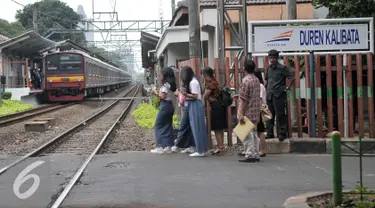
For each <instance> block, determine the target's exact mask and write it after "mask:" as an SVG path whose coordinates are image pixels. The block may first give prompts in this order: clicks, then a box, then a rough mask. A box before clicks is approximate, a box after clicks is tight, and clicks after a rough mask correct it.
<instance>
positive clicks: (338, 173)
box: [332, 131, 375, 206]
mask: <svg viewBox="0 0 375 208" xmlns="http://www.w3.org/2000/svg"><path fill="white" fill-rule="evenodd" d="M349 142H350V143H358V144H359V150H358V151H357V150H355V149H354V148H352V147H350V146H349V145H347V143H349ZM365 143H370V144H371V145H369V146H368V147H366V148H364V144H365ZM342 146H344V147H346V148H348V149H350V150H351V151H353V152H354V153H355V154H342V153H341V147H342ZM373 147H375V140H369V139H362V137H359V140H352V141H342V140H341V136H340V133H339V132H337V131H335V132H333V133H332V176H333V202H334V205H335V206H338V205H341V204H342V202H343V194H347V193H343V191H342V161H341V159H342V157H343V156H346V157H348V156H349V157H358V158H359V183H360V188H359V191H358V193H356V192H352V193H350V194H359V195H360V199H361V201H363V196H364V195H366V194H374V193H371V192H366V191H365V190H364V189H363V163H362V160H363V157H375V155H373V154H372V155H370V154H366V153H367V152H368V151H369V150H371V149H372V148H373Z"/></svg>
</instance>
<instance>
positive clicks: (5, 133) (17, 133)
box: [0, 87, 129, 155]
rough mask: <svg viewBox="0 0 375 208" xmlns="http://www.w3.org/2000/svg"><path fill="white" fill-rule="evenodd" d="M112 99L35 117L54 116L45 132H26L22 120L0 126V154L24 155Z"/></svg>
mask: <svg viewBox="0 0 375 208" xmlns="http://www.w3.org/2000/svg"><path fill="white" fill-rule="evenodd" d="M128 89H129V88H128V87H124V88H121V89H118V90H117V91H113V92H109V93H106V94H105V96H106V97H117V96H119V95H120V94H122V93H123V92H125V91H127V90H128ZM112 102H113V101H103V102H97V101H85V102H82V103H79V104H76V105H72V106H70V107H67V108H63V109H60V110H58V111H54V112H49V113H46V114H43V115H40V116H37V117H36V118H55V121H56V125H55V126H53V127H50V128H49V129H48V130H47V131H45V132H26V131H25V128H24V123H25V122H26V121H30V120H32V119H34V118H30V119H27V120H25V121H23V122H20V123H17V124H14V125H11V126H7V127H5V128H0V154H11V155H25V154H26V153H29V152H31V151H32V150H34V149H35V148H37V147H39V146H40V145H42V144H43V143H45V142H47V141H49V140H51V139H53V138H55V137H56V136H58V135H59V134H62V133H63V132H65V131H67V130H68V129H70V128H72V127H73V126H75V125H77V124H78V123H80V122H82V121H83V120H85V119H87V118H89V117H90V116H91V115H93V114H94V113H95V112H98V111H99V110H100V109H102V107H104V106H107V105H109V104H110V103H112Z"/></svg>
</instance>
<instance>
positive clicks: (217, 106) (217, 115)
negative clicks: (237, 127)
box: [211, 102, 228, 130]
mask: <svg viewBox="0 0 375 208" xmlns="http://www.w3.org/2000/svg"><path fill="white" fill-rule="evenodd" d="M226 114H227V109H226V108H225V107H224V106H222V105H221V103H220V102H215V103H211V130H223V129H227V128H228V122H227V115H226Z"/></svg>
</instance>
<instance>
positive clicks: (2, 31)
mask: <svg viewBox="0 0 375 208" xmlns="http://www.w3.org/2000/svg"><path fill="white" fill-rule="evenodd" d="M25 31H26V30H25V28H24V27H23V26H22V25H21V23H20V22H8V21H6V20H3V19H0V35H4V36H6V37H8V38H13V37H16V36H18V35H21V34H22V33H24V32H25Z"/></svg>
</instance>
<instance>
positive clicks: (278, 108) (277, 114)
mask: <svg viewBox="0 0 375 208" xmlns="http://www.w3.org/2000/svg"><path fill="white" fill-rule="evenodd" d="M269 93H271V92H269ZM286 96H287V95H286V93H285V92H284V93H282V94H281V95H280V96H279V97H276V96H275V95H273V94H272V97H271V99H267V106H268V109H269V110H270V111H271V113H272V119H271V120H269V121H268V123H267V135H268V136H274V135H275V134H274V124H275V118H276V120H277V123H278V127H279V129H278V131H277V132H278V135H279V136H285V137H286V136H287V131H288V117H287V115H286V112H285V111H286V108H285V102H286V98H287V97H286ZM268 98H269V97H268Z"/></svg>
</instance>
